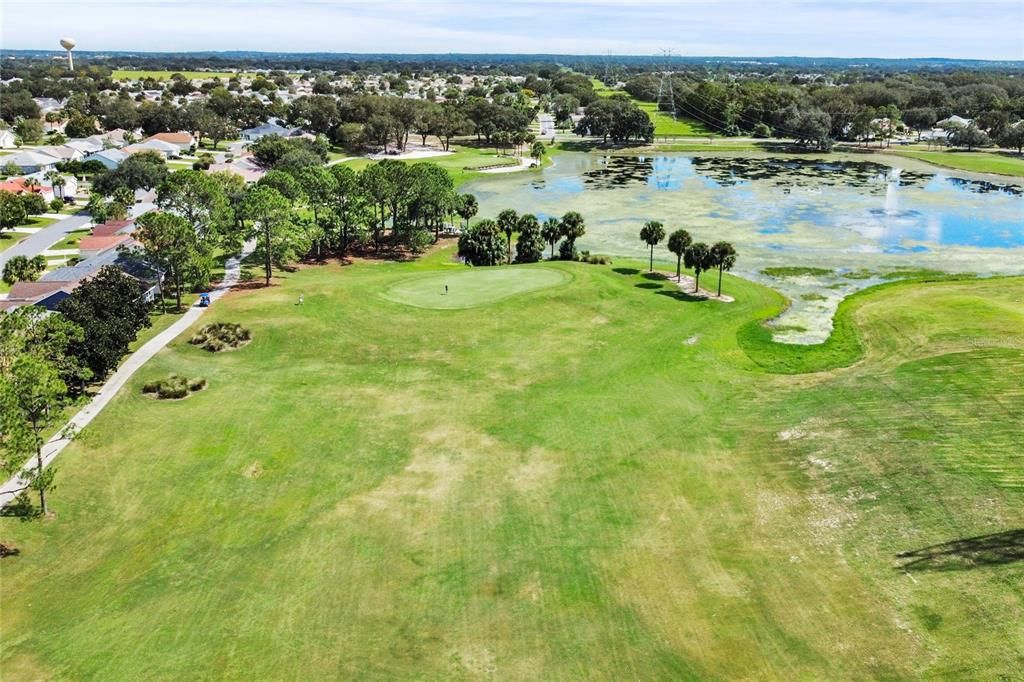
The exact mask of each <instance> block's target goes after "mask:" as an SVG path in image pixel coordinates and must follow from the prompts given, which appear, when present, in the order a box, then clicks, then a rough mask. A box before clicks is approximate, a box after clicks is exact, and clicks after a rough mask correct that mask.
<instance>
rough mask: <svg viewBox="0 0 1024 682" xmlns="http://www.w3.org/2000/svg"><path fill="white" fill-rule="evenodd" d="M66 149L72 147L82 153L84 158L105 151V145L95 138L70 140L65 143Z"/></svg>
mask: <svg viewBox="0 0 1024 682" xmlns="http://www.w3.org/2000/svg"><path fill="white" fill-rule="evenodd" d="M64 146H65V147H71V148H72V149H77V150H78V151H80V152H82V154H83V156H84V155H86V154H92V153H93V152H98V151H102V150H103V143H102V142H100V141H98V140H97V139H96V138H95V136H94V137H87V138H85V139H84V140H68V141H67V142H66V143H64Z"/></svg>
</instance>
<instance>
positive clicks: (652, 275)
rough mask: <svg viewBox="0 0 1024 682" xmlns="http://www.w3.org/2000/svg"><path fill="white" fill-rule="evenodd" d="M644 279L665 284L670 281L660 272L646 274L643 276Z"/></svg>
mask: <svg viewBox="0 0 1024 682" xmlns="http://www.w3.org/2000/svg"><path fill="white" fill-rule="evenodd" d="M642 277H643V278H644V279H651V280H655V281H658V282H664V281H665V280H667V279H668V277H666V276H665V275H663V274H661V273H660V272H645V273H644V274H643V275H642Z"/></svg>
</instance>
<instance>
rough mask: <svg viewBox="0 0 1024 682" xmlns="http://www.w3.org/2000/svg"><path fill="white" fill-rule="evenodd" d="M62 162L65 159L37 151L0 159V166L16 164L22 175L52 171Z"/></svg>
mask: <svg viewBox="0 0 1024 682" xmlns="http://www.w3.org/2000/svg"><path fill="white" fill-rule="evenodd" d="M61 161H63V159H61V158H58V157H56V156H53V155H52V154H48V153H45V152H43V151H41V150H35V149H28V150H26V151H23V152H18V153H17V154H11V155H10V156H4V157H0V164H3V165H4V166H6V165H8V164H14V165H15V166H17V167H18V169H19V170H21V172H22V173H35V172H37V171H48V170H52V169H53V168H54V167H55V166H56V165H57V164H58V163H60V162H61Z"/></svg>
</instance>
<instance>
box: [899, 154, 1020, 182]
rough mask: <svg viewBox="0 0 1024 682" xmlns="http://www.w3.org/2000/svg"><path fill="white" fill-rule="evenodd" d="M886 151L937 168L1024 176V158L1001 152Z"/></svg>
mask: <svg viewBox="0 0 1024 682" xmlns="http://www.w3.org/2000/svg"><path fill="white" fill-rule="evenodd" d="M886 151H887V152H891V153H894V154H898V155H899V156H907V157H910V158H912V159H918V160H920V161H927V162H928V163H933V164H935V165H936V166H945V167H947V168H955V169H957V170H966V171H974V172H975V173H995V174H997V175H1019V176H1020V175H1024V157H1022V156H1011V155H1009V154H1004V153H1001V152H998V153H997V152H963V151H940V152H924V151H913V150H902V149H888V150H886Z"/></svg>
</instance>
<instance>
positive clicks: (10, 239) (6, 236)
mask: <svg viewBox="0 0 1024 682" xmlns="http://www.w3.org/2000/svg"><path fill="white" fill-rule="evenodd" d="M27 236H28V233H27V232H11V231H9V230H4V231H3V232H0V251H6V250H7V249H9V248H11V247H12V246H14V245H15V244H17V243H18V242H20V241H21V240H22V239H24V238H25V237H27Z"/></svg>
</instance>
